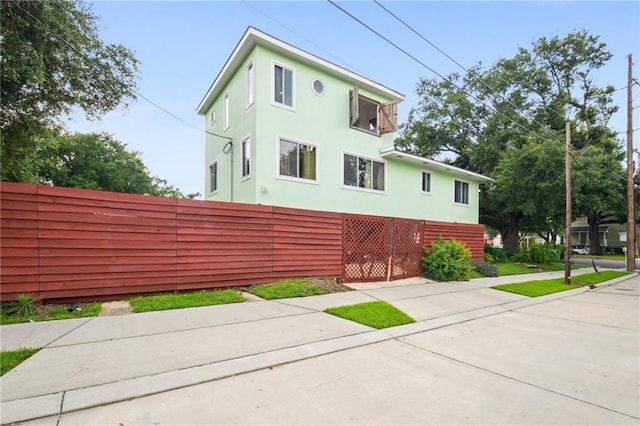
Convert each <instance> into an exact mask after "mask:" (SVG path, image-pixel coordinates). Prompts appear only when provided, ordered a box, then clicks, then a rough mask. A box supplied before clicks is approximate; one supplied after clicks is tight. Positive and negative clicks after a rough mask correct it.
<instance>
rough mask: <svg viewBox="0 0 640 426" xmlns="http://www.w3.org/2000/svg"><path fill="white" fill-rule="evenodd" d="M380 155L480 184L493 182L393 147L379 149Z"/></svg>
mask: <svg viewBox="0 0 640 426" xmlns="http://www.w3.org/2000/svg"><path fill="white" fill-rule="evenodd" d="M380 155H381V156H382V158H387V159H396V160H401V161H407V162H410V163H414V164H422V165H424V166H427V167H433V168H435V169H437V170H441V171H446V172H452V173H453V174H456V175H460V176H465V177H467V178H468V179H473V180H475V181H478V182H480V183H489V182H495V180H494V179H492V178H490V177H488V176H485V175H481V174H480V173H475V172H471V171H469V170H465V169H461V168H460V167H456V166H452V165H451V164H446V163H442V162H440V161H435V160H431V159H429V158H424V157H420V156H418V155H413V154H408V153H406V152H402V151H398V150H396V149H395V148H394V147H387V148H381V149H380Z"/></svg>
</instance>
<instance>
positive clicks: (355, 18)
mask: <svg viewBox="0 0 640 426" xmlns="http://www.w3.org/2000/svg"><path fill="white" fill-rule="evenodd" d="M327 1H328V2H329V3H330V4H331V5H332V6H334V7H336V8H337V9H339V10H340V11H341V12H342V13H344V14H345V15H347V16H349V17H350V18H351V19H353V20H354V21H356V22H358V23H359V24H360V25H362V26H363V27H365V28H367V29H368V30H369V31H371V32H372V33H374V34H375V35H377V36H378V37H380V38H381V39H383V40H384V41H386V42H387V43H389V44H390V45H391V46H393V47H395V48H396V49H397V50H399V51H400V52H402V53H404V54H405V55H406V56H408V57H409V58H411V59H413V60H414V61H415V62H417V63H418V64H420V65H422V66H423V67H424V68H426V69H427V70H429V71H431V72H432V73H434V74H435V75H437V76H438V77H440V78H441V79H443V80H445V81H447V82H449V83H450V84H451V85H453V86H454V87H456V88H457V89H458V90H460V91H461V92H462V93H464V94H465V95H467V96H469V97H471V98H473V99H474V100H476V102H478V103H480V104H482V105H483V106H485V107H487V108H489V109H492V110H493V111H494V112H495V113H496V114H498V115H500V116H502V117H504V118H506V119H507V120H508V121H510V122H511V123H513V124H515V125H516V126H518V127H520V128H521V129H523V130H525V131H526V132H529V133H531V134H533V135H534V136H537V137H539V138H542V136H541V135H539V134H537V133H536V132H535V131H533V130H531V129H528V128H526V127H525V126H523V125H522V124H520V123H518V122H516V121H514V120H513V119H512V118H510V117H509V116H507V115H505V114H503V113H502V112H500V111H498V110H497V109H496V108H495V107H493V106H488V105H487V104H485V103H484V102H482V101H481V100H480V99H478V98H477V97H475V96H474V95H472V94H470V93H468V92H467V91H465V90H464V89H462V88H461V87H460V86H458V85H457V84H455V83H454V82H453V81H451V80H450V79H448V78H446V77H445V76H443V75H442V74H440V73H439V72H437V71H436V70H434V69H433V68H431V67H429V66H428V65H427V64H425V63H424V62H422V61H421V60H420V59H418V58H416V57H415V56H413V55H412V54H411V53H409V52H407V51H406V50H405V49H403V48H402V47H400V46H398V45H397V44H396V43H394V42H393V41H391V40H389V39H388V38H387V37H385V36H384V35H382V34H380V33H379V32H378V31H376V30H375V29H374V28H372V27H370V26H369V25H367V24H366V23H365V22H364V21H362V20H360V19H359V18H357V17H356V16H355V15H353V14H351V13H350V12H349V11H347V10H345V9H343V8H342V7H340V6H339V5H337V4H336V3H335V2H334V1H333V0H327Z"/></svg>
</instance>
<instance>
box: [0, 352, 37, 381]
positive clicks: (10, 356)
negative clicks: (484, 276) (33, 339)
mask: <svg viewBox="0 0 640 426" xmlns="http://www.w3.org/2000/svg"><path fill="white" fill-rule="evenodd" d="M39 350H40V349H33V348H20V349H16V350H11V351H0V376H4V375H5V373H7V372H8V371H10V370H12V369H13V368H15V367H16V366H17V365H18V364H20V363H21V362H23V361H24V360H26V359H27V358H29V357H30V356H31V355H33V354H35V353H36V352H38V351H39Z"/></svg>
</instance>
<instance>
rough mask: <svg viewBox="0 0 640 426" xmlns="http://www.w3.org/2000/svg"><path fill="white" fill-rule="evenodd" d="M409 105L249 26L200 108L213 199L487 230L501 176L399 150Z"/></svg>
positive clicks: (391, 92)
mask: <svg viewBox="0 0 640 426" xmlns="http://www.w3.org/2000/svg"><path fill="white" fill-rule="evenodd" d="M403 99H404V95H402V94H400V93H398V92H396V91H394V90H392V89H389V88H387V87H385V86H383V85H381V84H379V83H377V82H375V81H373V80H370V79H368V78H366V77H363V76H361V75H359V74H356V73H354V72H352V71H349V70H346V69H344V68H342V67H340V66H338V65H335V64H333V63H331V62H328V61H326V60H324V59H321V58H319V57H317V56H315V55H312V54H310V53H307V52H305V51H303V50H300V49H298V48H296V47H294V46H292V45H290V44H287V43H285V42H283V41H281V40H279V39H277V38H274V37H272V36H270V35H267V34H265V33H263V32H261V31H259V30H257V29H255V28H252V27H249V28H248V29H247V31H246V32H245V33H244V35H243V36H242V38H241V40H240V42H239V43H238V45H237V46H236V48H235V49H234V51H233V52H232V53H231V56H230V57H229V59H228V60H227V62H226V63H225V65H224V67H223V68H222V70H221V71H220V73H219V74H218V76H217V77H216V79H215V81H214V82H213V84H212V85H211V87H210V88H209V90H208V91H207V93H206V94H205V96H204V98H203V99H202V101H201V102H200V104H199V105H198V107H197V112H198V114H200V115H203V116H205V117H206V129H207V131H208V132H210V133H208V134H207V136H206V148H205V153H206V154H205V158H206V176H207V178H206V189H205V197H206V199H208V200H216V201H234V202H242V203H251V204H264V205H274V206H284V207H296V208H303V209H312V210H324V211H334V212H343V213H355V214H368V215H378V216H390V217H405V218H415V219H427V220H433V221H446V222H460V223H473V224H476V223H478V213H479V206H478V202H479V200H478V198H479V196H478V186H479V184H481V183H483V182H488V181H490V180H491V179H489V178H487V177H485V176H482V175H479V174H476V173H472V172H469V171H466V170H462V169H459V168H456V167H453V166H450V165H447V164H443V163H440V162H437V161H433V160H429V159H426V158H421V157H417V156H414V155H410V154H406V153H403V152H399V151H396V150H395V149H394V147H393V141H394V132H395V131H396V129H397V106H398V103H399V102H401V101H402V100H403ZM214 134H215V135H219V136H222V137H223V138H221V137H219V136H215V135H214ZM225 138H228V139H225Z"/></svg>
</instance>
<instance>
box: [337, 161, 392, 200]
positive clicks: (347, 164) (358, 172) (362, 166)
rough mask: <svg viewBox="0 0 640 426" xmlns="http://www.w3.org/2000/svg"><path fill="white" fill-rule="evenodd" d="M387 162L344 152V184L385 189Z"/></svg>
mask: <svg viewBox="0 0 640 426" xmlns="http://www.w3.org/2000/svg"><path fill="white" fill-rule="evenodd" d="M384 169H385V163H383V162H381V161H376V160H373V159H370V158H365V157H360V156H357V155H354V154H347V153H343V162H342V184H343V185H344V186H351V187H355V188H364V189H371V190H374V191H384V187H385V170H384Z"/></svg>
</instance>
